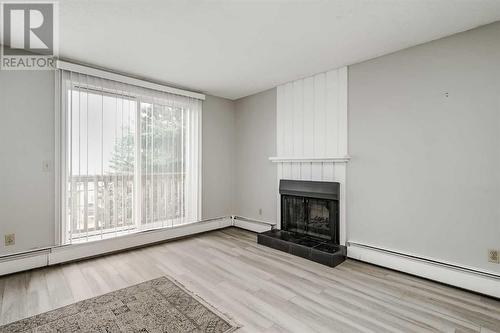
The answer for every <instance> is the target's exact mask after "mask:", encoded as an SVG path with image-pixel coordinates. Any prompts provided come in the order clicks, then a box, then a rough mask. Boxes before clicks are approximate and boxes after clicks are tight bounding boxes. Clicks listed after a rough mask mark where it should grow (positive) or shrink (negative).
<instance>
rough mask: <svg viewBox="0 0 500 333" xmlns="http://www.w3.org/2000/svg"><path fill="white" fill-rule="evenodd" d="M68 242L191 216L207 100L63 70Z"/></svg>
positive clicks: (196, 209) (195, 211) (64, 231)
mask: <svg viewBox="0 0 500 333" xmlns="http://www.w3.org/2000/svg"><path fill="white" fill-rule="evenodd" d="M59 82H60V88H59V89H60V90H61V94H60V98H61V99H60V117H61V124H64V126H61V127H62V131H61V138H60V142H61V152H62V154H61V155H62V156H61V171H62V172H61V177H62V178H61V179H62V180H63V181H62V182H61V191H62V192H61V193H62V198H61V199H62V204H61V210H62V214H61V226H60V230H61V236H62V239H61V241H62V243H66V244H67V243H76V242H85V241H88V240H98V239H104V238H111V237H115V236H119V235H123V234H127V233H131V232H137V231H140V230H145V229H155V228H166V227H173V226H176V225H181V224H186V223H193V222H197V221H198V220H199V214H200V199H199V197H200V168H199V162H200V160H199V156H200V153H201V152H200V144H199V139H200V138H199V132H200V117H201V101H200V100H198V99H194V98H189V97H184V96H179V95H174V94H169V93H165V92H160V91H155V90H150V89H145V88H141V87H137V86H133V85H127V84H124V83H119V82H115V81H111V80H106V79H103V78H98V77H94V76H90V75H84V74H78V73H75V72H69V71H63V70H61V71H60V73H59Z"/></svg>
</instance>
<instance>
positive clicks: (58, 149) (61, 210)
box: [54, 60, 205, 245]
mask: <svg viewBox="0 0 500 333" xmlns="http://www.w3.org/2000/svg"><path fill="white" fill-rule="evenodd" d="M56 67H57V69H60V70H67V71H71V72H77V73H80V74H85V75H90V76H95V77H99V78H103V79H108V80H113V81H117V82H120V83H125V84H129V85H134V86H138V87H142V88H147V89H151V90H157V91H162V92H167V93H173V94H176V95H181V96H186V97H191V98H195V99H199V100H202V101H203V100H204V99H205V95H203V94H200V93H197V92H191V91H187V90H182V89H177V88H173V87H168V86H164V85H159V84H156V83H152V82H148V81H144V80H140V79H136V78H132V77H129V76H125V75H121V74H116V73H112V72H109V71H104V70H100V69H95V68H91V67H87V66H82V65H78V64H73V63H69V62H65V61H60V60H58V61H57V63H56ZM60 72H61V71H56V80H55V118H54V119H55V138H54V141H55V159H54V172H55V197H56V200H55V207H54V209H55V228H54V230H55V242H56V244H57V245H64V244H66V242H65V237H66V235H67V230H66V225H67V223H66V216H67V205H66V201H65V200H66V191H67V187H66V185H67V184H66V179H67V173H66V170H67V165H66V161H67V158H68V156H67V140H66V139H67V115H66V112H65V107H63V105H65V104H66V98H65V96H67V95H65V94H62V88H63V84H62V76H61V75H62V74H61V73H60ZM72 88H73V87H72ZM130 97H132V98H134V99H135V100H136V106H137V111H136V117H137V121H136V137H137V138H138V142H137V147H139V149H136V157H135V160H136V162H137V163H136V167H135V172H134V177H135V184H134V187H135V189H136V194H135V196H134V207H135V208H136V209H135V214H134V219H135V232H136V233H137V232H142V231H146V230H152V229H161V228H166V227H164V226H162V225H160V223H152V224H151V225H148V228H139V227H140V224H141V217H142V215H141V208H142V207H141V206H142V205H141V197H142V193H141V190H142V186H141V174H140V173H141V160H142V158H141V156H140V154H141V153H140V147H141V137H142V135H141V133H140V131H141V122H140V115H141V102H143V103H148V102H147V101H144V100H141V98H139V96H132V95H131V96H130ZM198 122H199V124H198V133H197V135H198V140H197V142H196V143H195V144H196V145H197V147H196V148H197V150H198V157H197V160H198V168H197V178H198V181H197V184H196V186H197V191H192V190H191V192H189V193H195V194H194V195H196V196H197V198H196V202H197V207H196V211H197V212H196V216H197V217H198V221H200V220H201V217H202V211H201V209H202V197H201V193H202V144H201V139H202V112H200V114H199V118H198ZM179 220H180V219H179ZM198 221H194V223H196V222H198ZM111 229H116V230H111ZM122 229H131V228H130V227H128V228H124V227H116V228H110V229H109V230H108V229H107V230H106V233H114V234H115V235H116V234H118V237H119V236H120V235H119V234H120V232H122V231H124V230H122ZM91 233H92V232H91ZM101 235H102V234H101V233H99V238H98V239H97V232H96V235H93V234H89V235H88V236H87V237H85V238H86V240H85V241H89V240H94V239H93V238H94V237H96V239H95V240H101V239H106V237H105V238H102V236H101ZM123 235H127V233H124V234H123ZM89 237H90V239H89ZM110 238H111V237H110ZM71 243H78V241H76V242H74V241H72V242H71Z"/></svg>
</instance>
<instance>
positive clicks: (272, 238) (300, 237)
mask: <svg viewBox="0 0 500 333" xmlns="http://www.w3.org/2000/svg"><path fill="white" fill-rule="evenodd" d="M280 197H281V203H280V204H281V229H280V230H278V229H273V230H270V231H266V232H263V233H260V234H259V235H258V237H257V240H258V242H259V244H262V245H267V246H270V247H273V248H275V249H278V250H282V251H285V252H289V253H291V254H295V255H298V256H301V257H304V258H307V259H310V260H313V261H316V262H319V263H322V264H326V265H328V266H332V267H333V266H336V265H338V264H339V263H341V262H343V261H344V260H345V256H346V247H345V246H342V245H340V241H339V228H340V222H339V200H340V184H339V183H336V182H317V181H298V180H288V179H282V180H281V181H280Z"/></svg>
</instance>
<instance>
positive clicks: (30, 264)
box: [0, 215, 274, 276]
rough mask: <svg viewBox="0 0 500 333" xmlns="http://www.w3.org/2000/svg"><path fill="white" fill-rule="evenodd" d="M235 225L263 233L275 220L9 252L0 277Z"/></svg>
mask: <svg viewBox="0 0 500 333" xmlns="http://www.w3.org/2000/svg"><path fill="white" fill-rule="evenodd" d="M233 226H234V227H237V228H241V229H245V230H249V231H254V232H262V231H266V230H270V229H272V228H273V227H274V223H270V222H265V221H258V220H254V219H250V218H245V217H241V216H234V215H231V216H223V217H216V218H212V219H205V220H202V221H199V222H195V223H190V224H185V225H180V226H177V227H173V228H168V229H152V230H145V231H140V232H137V233H133V234H129V235H124V236H119V237H115V238H110V239H104V240H98V241H92V242H86V243H80V244H68V245H59V246H53V247H47V248H43V249H36V250H31V251H25V252H19V253H13V254H7V255H4V256H0V276H2V275H6V274H12V273H17V272H22V271H26V270H30V269H34V268H40V267H45V266H51V265H55V264H62V263H67V262H71V261H76V260H82V259H88V258H93V257H98V256H103V255H108V254H111V253H114V252H119V251H125V250H131V249H134V248H138V247H144V246H150V245H154V244H158V243H162V242H166V241H171V240H175V239H178V238H183V237H189V236H193V235H196V234H200V233H203V232H208V231H213V230H219V229H224V228H227V227H233Z"/></svg>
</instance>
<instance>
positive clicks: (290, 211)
mask: <svg viewBox="0 0 500 333" xmlns="http://www.w3.org/2000/svg"><path fill="white" fill-rule="evenodd" d="M339 185H340V184H339V183H334V182H316V181H296V180H285V179H282V180H281V181H280V194H281V229H282V230H286V231H290V232H296V233H299V234H301V235H307V236H311V237H315V238H320V239H324V240H328V241H331V242H334V243H335V244H339V200H338V199H339V188H340V186H339Z"/></svg>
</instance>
